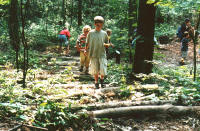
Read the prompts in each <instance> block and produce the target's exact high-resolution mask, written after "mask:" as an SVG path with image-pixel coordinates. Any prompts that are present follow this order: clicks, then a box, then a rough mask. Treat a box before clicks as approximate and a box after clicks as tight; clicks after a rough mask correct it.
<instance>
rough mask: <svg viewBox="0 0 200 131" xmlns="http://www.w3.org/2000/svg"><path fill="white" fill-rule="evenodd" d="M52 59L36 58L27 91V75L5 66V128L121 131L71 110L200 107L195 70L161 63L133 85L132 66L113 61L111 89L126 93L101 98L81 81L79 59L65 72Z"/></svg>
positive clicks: (1, 113) (0, 109)
mask: <svg viewBox="0 0 200 131" xmlns="http://www.w3.org/2000/svg"><path fill="white" fill-rule="evenodd" d="M52 56H55V55H54V54H52ZM52 56H50V57H49V56H47V55H41V57H36V58H34V59H37V60H36V63H34V62H33V64H32V65H33V66H32V69H29V70H28V74H27V87H26V88H22V84H21V83H20V82H21V77H22V72H21V71H19V72H17V71H16V70H15V69H13V66H12V65H10V66H8V65H9V64H8V62H6V61H4V63H3V64H4V67H5V68H4V69H2V70H0V101H1V103H0V118H1V119H0V120H1V121H2V122H3V121H4V122H5V121H8V122H9V121H17V122H23V123H27V124H31V125H35V126H40V127H46V128H49V129H50V128H51V129H53V128H54V129H55V130H56V129H59V130H63V129H64V128H68V129H70V128H72V129H80V127H81V128H82V129H83V130H92V129H104V127H108V125H109V123H113V124H114V125H112V124H111V125H112V126H113V128H114V126H115V127H116V129H118V128H117V126H118V125H120V124H119V123H115V122H116V121H115V120H112V121H110V120H109V119H100V120H96V119H92V118H90V117H89V116H87V115H86V114H84V113H80V112H77V110H73V108H71V106H72V105H86V106H87V104H93V103H98V104H99V103H105V102H116V101H122V100H123V101H127V100H129V101H132V102H134V101H136V102H140V101H148V100H150V101H159V100H175V101H177V103H178V104H179V105H200V90H199V88H200V79H199V78H197V80H196V81H195V82H194V81H193V80H192V79H193V75H192V73H191V66H190V65H184V66H171V65H169V66H162V65H163V64H162V61H161V63H159V62H157V64H156V63H155V66H154V73H152V74H149V75H144V74H139V75H138V76H137V77H138V79H140V81H133V80H132V79H130V77H129V76H130V74H131V66H130V65H129V64H126V63H123V64H115V63H114V62H113V61H112V60H111V61H109V64H108V77H107V78H106V80H105V82H106V83H107V86H109V87H121V89H120V91H118V92H108V93H105V94H97V93H95V89H94V86H93V83H92V81H93V80H84V81H80V80H79V79H77V74H76V73H75V71H74V70H75V68H76V67H78V65H77V64H76V62H75V57H73V58H74V59H72V60H71V62H70V60H68V65H65V66H60V65H58V64H57V63H58V62H59V61H62V60H60V59H58V58H57V57H58V56H57V55H56V56H55V57H52ZM77 58H78V57H77ZM2 59H3V58H2ZM5 59H7V57H5ZM2 62H3V60H2ZM48 63H51V65H49V64H48ZM69 63H70V64H69ZM61 67H62V69H61ZM199 68H200V67H198V70H199ZM83 76H84V75H83ZM79 77H82V76H81V75H80V76H79ZM86 77H89V76H86ZM91 83H92V84H91ZM122 121H123V120H122ZM126 121H127V120H126ZM119 122H120V121H119ZM84 123H88V124H87V125H86V124H84ZM134 123H135V124H134ZM131 125H132V126H131V127H135V128H137V122H136V121H132V123H131ZM134 125H135V126H134ZM152 128H153V127H152Z"/></svg>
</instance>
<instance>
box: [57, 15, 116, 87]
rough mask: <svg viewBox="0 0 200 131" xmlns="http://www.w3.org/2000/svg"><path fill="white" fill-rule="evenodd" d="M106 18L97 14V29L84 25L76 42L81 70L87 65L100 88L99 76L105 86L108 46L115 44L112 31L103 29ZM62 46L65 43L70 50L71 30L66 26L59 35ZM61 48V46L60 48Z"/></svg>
mask: <svg viewBox="0 0 200 131" xmlns="http://www.w3.org/2000/svg"><path fill="white" fill-rule="evenodd" d="M103 24H104V18H103V17H102V16H96V17H95V18H94V26H95V29H91V27H90V26H89V25H86V26H84V27H83V30H82V31H83V33H82V34H81V35H80V36H79V37H78V39H77V42H76V48H77V51H79V52H80V65H81V66H80V71H81V72H82V71H83V69H84V67H85V73H87V74H88V73H90V74H91V75H93V76H94V80H95V87H96V88H99V76H100V84H101V87H102V88H103V87H105V84H104V77H105V75H106V74H107V56H106V52H108V50H107V48H108V47H110V46H112V47H113V44H112V43H111V42H110V36H111V33H112V31H111V30H110V29H108V30H107V31H103V30H102V28H103ZM58 38H59V40H60V47H62V44H63V43H64V44H65V45H66V46H67V51H66V52H67V53H68V52H69V44H68V40H69V38H70V33H69V31H68V30H67V29H66V28H64V29H63V30H62V31H61V32H60V33H59V36H58ZM60 49H61V48H60Z"/></svg>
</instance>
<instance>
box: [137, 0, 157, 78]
mask: <svg viewBox="0 0 200 131" xmlns="http://www.w3.org/2000/svg"><path fill="white" fill-rule="evenodd" d="M155 10H156V8H155V6H154V4H147V0H139V9H138V26H137V36H139V38H138V39H137V41H136V49H135V55H134V65H133V71H134V73H136V74H138V73H145V74H148V73H151V72H152V67H153V65H152V60H153V52H154V28H155Z"/></svg>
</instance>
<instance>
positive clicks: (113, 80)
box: [105, 62, 131, 86]
mask: <svg viewBox="0 0 200 131" xmlns="http://www.w3.org/2000/svg"><path fill="white" fill-rule="evenodd" d="M129 73H131V67H129V65H128V64H119V65H117V64H115V63H114V62H110V63H108V76H109V77H107V78H106V80H105V82H106V83H109V84H110V85H113V86H120V85H121V86H123V85H124V84H126V82H127V80H126V79H127V77H128V74H129Z"/></svg>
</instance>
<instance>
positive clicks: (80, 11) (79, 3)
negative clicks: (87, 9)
mask: <svg viewBox="0 0 200 131" xmlns="http://www.w3.org/2000/svg"><path fill="white" fill-rule="evenodd" d="M81 25H82V0H78V26H81Z"/></svg>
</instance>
